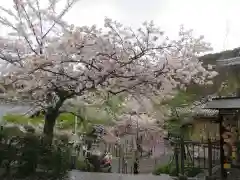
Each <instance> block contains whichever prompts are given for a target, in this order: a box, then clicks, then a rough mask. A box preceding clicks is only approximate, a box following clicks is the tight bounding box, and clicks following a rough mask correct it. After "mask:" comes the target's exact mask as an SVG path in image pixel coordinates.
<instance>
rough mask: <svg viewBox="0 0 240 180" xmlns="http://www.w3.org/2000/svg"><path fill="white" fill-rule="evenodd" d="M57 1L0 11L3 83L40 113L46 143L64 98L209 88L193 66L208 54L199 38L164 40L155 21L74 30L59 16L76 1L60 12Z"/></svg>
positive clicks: (18, 0) (17, 2)
mask: <svg viewBox="0 0 240 180" xmlns="http://www.w3.org/2000/svg"><path fill="white" fill-rule="evenodd" d="M57 2H58V1H56V0H49V2H48V5H47V6H44V7H42V6H41V5H40V0H14V9H13V10H8V9H4V8H3V7H1V11H2V12H4V13H6V16H3V15H1V16H0V22H1V24H2V25H4V26H5V27H8V28H10V29H11V31H10V30H9V32H10V33H9V35H8V36H7V37H1V38H0V58H1V60H2V61H1V80H2V82H3V83H5V84H11V85H12V86H13V89H14V90H15V93H16V97H18V98H20V99H21V98H22V97H23V96H25V95H28V96H29V97H31V99H32V100H33V101H34V102H35V104H37V105H39V106H41V107H42V108H44V110H45V112H46V114H45V125H44V134H45V135H47V136H48V137H52V135H53V130H54V125H55V123H56V118H57V117H58V116H59V114H60V113H61V108H62V107H63V106H64V104H65V103H66V102H67V101H68V100H70V99H78V100H79V101H85V100H86V99H88V97H92V96H95V94H96V93H99V92H102V93H105V94H112V95H117V94H120V93H123V92H124V93H129V94H134V95H138V96H141V95H144V96H152V95H154V96H159V97H164V96H165V95H167V94H169V93H171V92H172V91H173V90H174V89H176V88H184V85H186V84H188V83H190V82H192V81H194V82H195V83H198V84H205V83H210V80H211V78H212V77H213V76H215V75H216V73H215V72H213V71H209V70H207V69H205V68H204V67H203V66H202V63H201V62H199V61H198V56H199V55H200V54H201V53H204V52H206V51H208V50H210V49H211V48H210V45H209V44H208V43H206V42H205V41H204V39H203V37H202V36H201V37H199V38H194V37H193V35H192V31H191V30H185V29H184V28H183V27H181V28H180V31H179V37H178V39H176V40H170V39H169V38H168V37H167V36H166V35H165V34H164V32H163V31H162V30H161V29H160V28H159V27H157V26H155V25H154V23H153V22H145V23H143V25H142V27H140V28H139V29H137V30H134V29H132V28H130V27H124V26H123V25H122V24H120V23H118V22H115V21H112V20H111V19H109V18H106V19H105V27H104V28H103V29H98V28H97V27H96V26H92V27H86V26H83V27H75V26H73V25H69V24H68V23H67V22H64V21H63V16H64V15H65V14H66V13H67V11H68V10H69V9H70V8H71V7H72V6H73V5H74V4H75V3H76V2H77V0H66V6H65V8H64V9H63V10H62V11H61V12H60V13H58V12H57V10H56V6H57Z"/></svg>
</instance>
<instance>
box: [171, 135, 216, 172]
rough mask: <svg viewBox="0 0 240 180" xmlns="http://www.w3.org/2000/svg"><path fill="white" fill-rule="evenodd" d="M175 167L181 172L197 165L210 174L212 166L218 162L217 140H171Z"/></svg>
mask: <svg viewBox="0 0 240 180" xmlns="http://www.w3.org/2000/svg"><path fill="white" fill-rule="evenodd" d="M173 144H174V147H175V148H174V154H175V161H176V162H175V164H176V166H177V167H176V169H177V171H179V172H180V173H181V174H184V171H185V169H186V168H188V167H197V168H200V169H204V170H208V174H209V175H211V174H212V168H213V167H214V166H216V165H219V164H220V145H219V141H211V140H208V141H200V142H197V141H184V140H182V139H178V140H175V141H173Z"/></svg>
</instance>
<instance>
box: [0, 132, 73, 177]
mask: <svg viewBox="0 0 240 180" xmlns="http://www.w3.org/2000/svg"><path fill="white" fill-rule="evenodd" d="M69 168H70V149H69V147H67V146H66V145H65V144H64V143H63V142H62V141H59V140H56V141H54V144H52V145H51V146H50V145H48V146H46V145H44V144H43V141H42V137H40V136H37V135H35V134H34V133H26V134H24V135H22V136H10V135H9V133H7V134H4V131H0V169H1V170H3V172H2V174H1V176H2V177H10V179H15V178H23V177H24V178H26V177H32V176H38V177H39V176H43V177H44V178H47V177H51V179H52V178H57V177H62V176H64V175H65V174H66V173H67V171H68V170H69Z"/></svg>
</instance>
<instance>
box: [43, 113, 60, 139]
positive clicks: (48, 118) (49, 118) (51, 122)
mask: <svg viewBox="0 0 240 180" xmlns="http://www.w3.org/2000/svg"><path fill="white" fill-rule="evenodd" d="M57 117H58V110H54V111H52V110H50V111H48V112H46V115H45V122H44V128H43V133H44V135H45V138H46V139H47V141H48V142H49V143H52V139H53V131H54V126H55V124H56V119H57Z"/></svg>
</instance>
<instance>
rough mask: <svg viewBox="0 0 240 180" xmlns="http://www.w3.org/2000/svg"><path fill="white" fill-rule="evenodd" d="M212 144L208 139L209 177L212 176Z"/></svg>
mask: <svg viewBox="0 0 240 180" xmlns="http://www.w3.org/2000/svg"><path fill="white" fill-rule="evenodd" d="M212 166H213V165H212V142H211V140H210V139H208V176H209V177H211V176H212Z"/></svg>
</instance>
